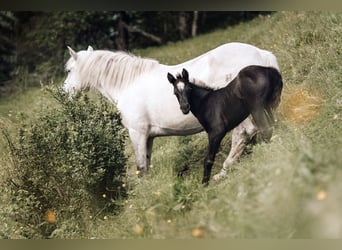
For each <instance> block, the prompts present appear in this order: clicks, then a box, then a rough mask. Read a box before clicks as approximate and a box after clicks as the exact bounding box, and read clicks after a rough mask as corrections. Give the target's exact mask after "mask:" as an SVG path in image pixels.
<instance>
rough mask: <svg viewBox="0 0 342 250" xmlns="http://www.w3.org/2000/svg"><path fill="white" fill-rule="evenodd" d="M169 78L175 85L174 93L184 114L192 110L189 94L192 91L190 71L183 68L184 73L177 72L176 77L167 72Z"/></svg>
mask: <svg viewBox="0 0 342 250" xmlns="http://www.w3.org/2000/svg"><path fill="white" fill-rule="evenodd" d="M167 79H168V80H169V82H170V83H171V84H172V85H173V90H174V94H175V95H176V97H177V99H178V102H179V105H180V109H181V110H182V112H183V114H185V115H186V114H188V113H189V112H190V104H189V96H190V93H191V86H190V84H189V73H188V71H186V69H183V71H182V75H180V74H177V76H176V77H174V76H173V75H171V74H170V73H167Z"/></svg>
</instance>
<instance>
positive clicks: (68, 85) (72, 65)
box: [63, 46, 93, 94]
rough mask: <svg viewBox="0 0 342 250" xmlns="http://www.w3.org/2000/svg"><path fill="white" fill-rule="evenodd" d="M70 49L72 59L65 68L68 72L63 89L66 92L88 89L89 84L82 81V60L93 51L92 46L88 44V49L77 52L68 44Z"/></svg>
mask: <svg viewBox="0 0 342 250" xmlns="http://www.w3.org/2000/svg"><path fill="white" fill-rule="evenodd" d="M68 50H69V53H70V59H69V60H68V62H67V63H66V66H65V69H66V72H67V73H68V75H67V77H66V79H65V81H64V85H63V89H64V91H65V92H68V93H71V94H72V93H74V92H75V91H79V90H88V88H89V87H88V86H86V84H85V83H84V82H83V81H82V79H81V76H80V60H82V59H83V57H84V56H86V54H89V53H91V52H92V51H93V48H92V47H91V46H88V49H87V50H86V51H79V52H75V51H74V50H73V49H72V48H70V47H69V46H68Z"/></svg>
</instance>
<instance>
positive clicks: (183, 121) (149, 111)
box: [63, 43, 279, 180]
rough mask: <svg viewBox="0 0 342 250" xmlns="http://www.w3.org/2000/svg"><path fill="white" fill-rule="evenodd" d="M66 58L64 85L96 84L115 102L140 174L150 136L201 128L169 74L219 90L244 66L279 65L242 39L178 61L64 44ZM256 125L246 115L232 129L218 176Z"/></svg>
mask: <svg viewBox="0 0 342 250" xmlns="http://www.w3.org/2000/svg"><path fill="white" fill-rule="evenodd" d="M68 49H69V52H70V55H71V57H70V59H69V60H68V62H67V63H66V71H67V72H68V76H67V78H66V80H65V82H64V86H63V88H64V90H65V91H67V92H69V93H73V92H74V91H77V90H86V89H89V88H90V89H96V90H98V91H99V92H100V93H101V94H102V95H104V96H105V97H107V98H108V99H109V100H110V101H112V102H114V103H116V105H117V108H118V110H119V111H120V113H121V116H122V122H123V125H124V126H125V128H126V129H127V130H128V133H129V136H130V139H131V142H132V144H133V147H134V151H135V157H136V164H137V168H138V171H139V172H140V173H141V175H142V174H144V173H145V172H146V171H147V170H148V167H149V165H150V161H151V154H152V145H153V139H154V138H155V137H158V136H169V135H190V134H195V133H198V132H200V131H202V130H203V128H202V126H201V125H200V123H199V122H198V120H197V119H196V118H195V117H194V116H193V115H192V114H189V115H184V114H183V113H182V112H181V111H180V109H179V104H178V101H177V99H176V97H175V96H174V95H173V94H172V86H171V84H169V83H168V80H167V73H168V72H170V73H171V74H175V73H177V72H180V71H181V69H183V68H186V69H187V70H188V71H189V74H190V75H191V76H196V79H197V80H196V81H195V83H196V84H199V85H200V84H201V82H205V83H210V87H212V88H213V89H217V88H220V87H223V86H225V85H227V83H229V82H230V81H231V80H232V79H233V78H234V77H235V76H236V75H237V74H238V72H239V71H240V70H241V69H242V68H244V67H246V66H248V65H262V66H271V67H274V68H276V69H278V70H279V66H278V63H277V59H276V57H275V56H274V55H273V54H272V53H271V52H269V51H266V50H262V49H259V48H257V47H254V46H252V45H249V44H244V43H227V44H224V45H221V46H219V47H217V48H215V49H213V50H210V51H208V52H206V53H205V54H202V55H200V56H198V57H196V58H194V59H192V60H189V61H186V62H184V63H181V64H178V65H172V66H170V65H163V64H160V63H159V62H158V61H156V60H153V59H147V58H141V57H138V56H134V55H131V54H128V53H125V52H111V51H105V50H93V49H92V48H91V47H90V46H89V47H88V50H82V51H79V52H75V51H74V50H72V49H71V48H70V47H68ZM256 132H257V128H256V127H255V125H254V124H253V123H252V121H251V120H250V119H249V118H247V119H246V120H244V121H243V122H242V123H241V124H240V125H239V126H238V127H236V128H235V129H234V131H233V134H232V146H231V150H230V152H229V155H228V157H227V159H226V160H225V161H224V163H223V168H222V169H221V172H220V173H219V174H217V175H215V176H214V177H213V178H214V180H218V179H220V178H222V177H224V176H225V175H226V171H227V168H228V167H229V166H230V165H231V164H233V163H234V161H235V160H236V159H237V158H238V157H239V156H240V155H241V153H242V152H243V151H244V149H245V147H246V145H247V144H248V143H249V142H250V140H251V138H252V137H253V136H254V135H255V134H256Z"/></svg>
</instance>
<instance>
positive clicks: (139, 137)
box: [128, 129, 147, 176]
mask: <svg viewBox="0 0 342 250" xmlns="http://www.w3.org/2000/svg"><path fill="white" fill-rule="evenodd" d="M128 133H129V137H130V139H131V141H132V144H133V148H134V153H135V161H136V164H137V169H138V171H139V176H143V175H144V174H145V173H146V172H147V160H146V159H147V157H146V156H147V135H146V134H144V133H142V132H140V131H137V130H135V129H129V131H128Z"/></svg>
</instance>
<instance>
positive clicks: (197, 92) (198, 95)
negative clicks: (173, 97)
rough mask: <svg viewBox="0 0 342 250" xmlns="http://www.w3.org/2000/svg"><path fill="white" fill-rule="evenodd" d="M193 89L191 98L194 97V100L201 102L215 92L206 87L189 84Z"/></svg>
mask: <svg viewBox="0 0 342 250" xmlns="http://www.w3.org/2000/svg"><path fill="white" fill-rule="evenodd" d="M189 84H190V87H191V89H192V90H191V96H193V97H194V99H196V100H198V101H200V100H202V99H203V98H205V97H206V96H207V95H208V94H209V93H211V92H213V91H214V90H213V89H209V88H206V87H201V86H198V85H195V84H193V83H189Z"/></svg>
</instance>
